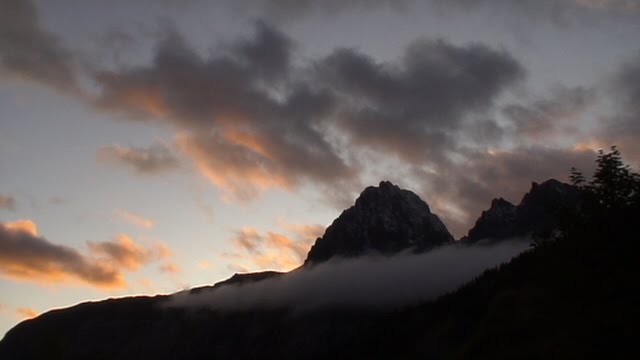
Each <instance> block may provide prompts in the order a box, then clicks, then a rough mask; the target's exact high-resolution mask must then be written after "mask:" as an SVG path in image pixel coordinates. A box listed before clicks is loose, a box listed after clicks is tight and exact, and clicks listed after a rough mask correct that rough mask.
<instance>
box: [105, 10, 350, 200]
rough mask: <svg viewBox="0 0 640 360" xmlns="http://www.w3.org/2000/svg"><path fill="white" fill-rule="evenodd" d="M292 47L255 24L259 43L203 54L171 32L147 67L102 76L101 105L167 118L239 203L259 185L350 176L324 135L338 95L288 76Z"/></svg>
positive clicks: (202, 165)
mask: <svg viewBox="0 0 640 360" xmlns="http://www.w3.org/2000/svg"><path fill="white" fill-rule="evenodd" d="M292 46H293V45H292V41H291V40H290V39H289V38H287V37H286V36H285V35H284V34H282V33H281V32H279V31H277V30H275V29H274V28H272V27H270V26H268V25H266V24H265V23H262V22H258V23H256V30H255V34H254V37H253V38H252V39H242V40H240V41H238V42H237V43H235V44H232V45H231V46H229V48H228V49H227V52H226V53H223V54H219V55H218V56H212V57H210V58H202V57H201V56H199V55H198V54H196V53H195V52H194V51H193V50H192V49H191V48H190V46H189V45H188V44H187V43H186V41H185V40H184V39H183V38H182V37H181V36H180V35H179V34H178V33H176V32H173V33H171V34H169V35H167V37H166V38H165V40H164V41H162V42H161V43H160V44H159V45H158V49H157V53H156V55H155V58H154V61H153V63H152V64H150V65H149V66H146V67H137V68H132V69H125V70H122V71H117V72H116V71H113V72H103V73H99V74H97V76H96V79H97V81H98V83H99V85H101V87H102V94H101V96H100V97H99V99H98V100H97V105H98V106H100V107H101V108H103V109H106V110H110V111H115V112H118V113H120V114H122V115H123V116H126V117H131V118H138V119H147V120H149V121H153V120H156V119H159V120H162V121H168V122H169V123H170V124H172V125H174V126H175V127H176V128H177V129H178V130H179V131H180V133H181V137H180V144H181V146H182V149H183V150H184V151H185V152H186V153H187V154H189V155H191V156H192V157H193V158H194V159H195V160H196V162H197V165H198V166H199V167H200V168H201V170H203V172H204V173H205V174H207V176H209V177H210V178H211V179H212V180H213V181H214V182H216V183H217V184H218V185H220V186H222V187H224V188H227V189H228V190H230V191H231V192H232V193H233V194H234V195H236V196H238V197H240V198H246V197H251V196H252V195H254V194H255V193H256V191H257V190H256V188H260V187H269V186H282V187H288V188H290V187H293V186H296V185H297V183H298V182H299V181H300V180H301V179H306V180H311V181H316V182H321V183H324V182H331V181H335V180H339V179H343V178H348V177H352V176H354V175H355V172H354V171H353V169H351V167H350V166H349V165H348V164H347V163H346V162H345V160H343V159H342V158H341V157H340V156H339V155H338V154H337V152H336V149H334V148H333V146H332V145H331V144H330V142H329V141H328V140H327V138H326V136H325V127H326V126H325V124H324V123H323V120H324V118H325V117H326V116H327V115H328V114H329V113H330V111H331V110H332V106H333V103H334V101H335V99H334V98H333V96H332V94H331V93H330V92H328V91H325V90H322V89H317V88H315V87H313V86H311V85H310V84H307V83H304V82H301V81H297V80H295V79H290V78H289V76H290V74H291V72H292V69H291V65H290V62H291V56H292V54H291V51H292ZM285 85H286V86H285Z"/></svg>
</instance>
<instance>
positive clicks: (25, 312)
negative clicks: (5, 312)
mask: <svg viewBox="0 0 640 360" xmlns="http://www.w3.org/2000/svg"><path fill="white" fill-rule="evenodd" d="M16 313H17V314H18V315H19V316H20V317H22V318H25V319H33V318H35V317H37V316H38V315H39V312H38V311H37V310H35V309H32V308H28V307H21V308H18V309H16Z"/></svg>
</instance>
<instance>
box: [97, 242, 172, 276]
mask: <svg viewBox="0 0 640 360" xmlns="http://www.w3.org/2000/svg"><path fill="white" fill-rule="evenodd" d="M87 245H88V246H89V249H90V250H91V252H92V253H93V254H95V255H98V256H103V257H106V258H107V259H109V260H110V262H112V263H114V264H117V265H118V266H120V267H122V268H124V269H127V270H129V271H136V270H138V269H139V268H140V267H142V266H144V265H146V264H148V263H150V262H152V261H154V260H159V259H165V258H168V257H170V256H171V252H170V250H169V249H168V248H167V247H166V245H158V246H153V247H150V248H146V247H144V246H142V245H140V244H138V243H137V242H136V241H135V240H134V239H133V238H132V237H130V236H128V235H125V234H120V235H118V236H116V237H115V239H113V240H110V241H103V242H92V241H88V242H87Z"/></svg>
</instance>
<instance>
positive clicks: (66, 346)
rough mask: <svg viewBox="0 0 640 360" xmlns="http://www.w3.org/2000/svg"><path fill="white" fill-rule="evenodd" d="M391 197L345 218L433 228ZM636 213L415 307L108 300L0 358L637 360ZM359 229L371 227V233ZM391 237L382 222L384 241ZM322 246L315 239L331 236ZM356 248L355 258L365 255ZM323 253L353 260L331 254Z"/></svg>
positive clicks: (505, 212) (59, 318)
mask: <svg viewBox="0 0 640 360" xmlns="http://www.w3.org/2000/svg"><path fill="white" fill-rule="evenodd" d="M387 186H389V187H392V186H391V184H384V185H383V184H381V186H379V187H378V188H371V189H367V190H368V191H367V190H366V191H365V192H364V193H363V195H362V196H361V197H360V199H359V201H360V202H361V204H360V205H358V204H356V205H355V206H354V208H358V207H363V208H365V209H366V208H367V206H365V205H362V201H364V204H377V205H378V206H382V207H384V208H379V209H377V210H378V211H379V212H381V213H385V214H386V215H384V216H381V217H379V218H377V219H378V220H380V219H382V218H386V219H398V221H400V220H403V219H402V218H401V217H397V218H396V217H394V215H393V214H395V211H398V210H397V209H407V208H411V206H408V205H406V204H403V205H397V202H400V203H402V202H404V201H408V202H413V203H414V204H415V208H416V209H419V211H416V212H415V213H416V214H421V215H419V216H416V218H417V219H418V218H419V219H424V218H427V219H429V218H431V217H429V216H428V215H427V214H430V212H428V213H427V212H426V211H425V206H426V204H424V206H423V205H422V204H420V203H418V202H415V201H414V200H406V198H405V199H404V200H403V199H402V198H403V197H405V196H406V197H407V198H413V196H411V195H408V194H407V193H404V192H402V191H398V189H396V188H395V187H392V188H391V189H381V188H382V187H387ZM563 189H566V188H565V187H564V185H557V184H556V183H555V182H551V183H549V184H546V182H545V183H543V184H540V185H535V186H533V188H532V191H530V192H529V194H528V195H527V196H525V197H524V198H523V201H522V202H521V203H520V204H519V205H518V206H514V205H511V206H510V204H509V203H508V202H506V201H504V200H499V199H498V200H496V201H494V202H493V206H492V208H493V209H494V211H492V212H491V213H490V214H484V215H483V217H484V218H485V220H484V221H485V222H489V220H492V221H493V224H494V225H495V224H499V223H500V222H502V223H503V224H507V225H509V226H510V224H515V225H514V227H515V228H516V229H522V228H523V225H522V223H523V222H525V221H530V224H540V225H541V226H546V225H547V224H549V223H548V222H547V220H548V218H545V216H546V215H541V213H539V212H536V211H535V210H536V209H538V210H539V209H548V208H549V207H548V206H549V204H555V203H557V202H563V201H565V200H566V199H565V200H558V199H556V198H554V197H555V196H567V199H569V200H571V199H572V198H573V195H571V194H570V191H572V190H569V192H566V193H565V192H563V191H562V190H563ZM559 190H560V191H559ZM365 193H367V194H366V196H365ZM368 193H371V194H373V195H372V197H373V198H374V199H375V198H379V197H382V198H385V197H386V198H396V200H388V199H386V200H385V199H377V200H371V201H370V200H369V199H368V197H369V194H368ZM390 194H392V195H390ZM553 194H556V195H553ZM397 197H399V198H400V199H398V198H397ZM362 199H365V200H362ZM392 203H396V205H392V206H390V207H391V208H392V209H394V210H390V209H389V204H392ZM596 204H597V203H596ZM394 206H396V207H394ZM634 206H635V208H630V209H627V208H625V209H622V210H620V209H616V210H615V211H608V212H606V211H602V210H601V209H600V208H598V209H596V210H597V211H593V212H591V213H588V214H594V215H589V216H577V217H576V218H575V219H573V220H572V224H570V225H569V226H567V227H566V229H565V230H566V231H565V232H564V233H563V236H561V237H560V238H559V239H558V240H556V241H549V242H542V243H540V244H539V245H538V246H536V247H535V248H533V249H532V250H530V251H527V252H525V253H523V254H521V255H520V256H518V257H516V258H514V259H513V260H512V261H510V262H509V263H508V264H505V265H502V266H500V267H499V268H495V269H491V270H488V271H486V272H485V273H483V274H482V275H480V276H479V277H478V278H476V279H475V280H473V281H471V282H470V283H468V284H466V285H464V286H463V287H461V288H460V289H458V290H457V291H454V292H452V293H450V294H447V295H444V296H441V297H439V298H437V299H435V300H433V301H428V302H424V303H422V304H418V305H411V306H404V307H401V308H394V309H372V308H353V307H333V308H319V309H316V310H314V311H307V312H298V311H293V310H291V309H288V308H286V307H264V308H260V309H255V308H254V309H244V310H242V309H239V310H236V311H222V310H214V309H211V308H207V307H202V308H191V307H175V306H170V305H171V304H172V303H173V301H174V300H175V299H176V298H177V296H178V295H180V294H177V295H170V296H166V295H163V296H155V297H131V298H122V299H109V300H105V301H101V302H91V303H85V304H80V305H77V306H74V307H71V308H68V309H58V310H52V311H49V312H47V313H45V314H43V315H41V316H39V317H37V318H35V319H31V320H27V321H24V322H22V323H20V324H18V325H17V326H16V327H14V328H13V329H11V330H10V331H9V332H8V333H7V335H6V336H5V337H4V339H2V341H0V359H25V360H29V359H71V360H73V359H146V358H153V359H175V358H184V359H216V358H220V359H274V358H278V359H327V358H395V359H424V358H428V359H510V358H518V359H548V358H562V359H588V358H607V359H632V358H638V356H639V350H638V347H637V346H636V342H637V340H636V339H637V334H638V333H640V326H639V325H638V324H640V311H639V310H638V306H637V304H638V303H640V296H639V295H638V294H640V291H638V290H640V289H638V284H640V262H638V261H637V254H638V253H639V252H640V242H638V241H635V238H636V237H637V229H636V227H635V220H637V218H638V216H639V215H640V210H639V209H638V206H637V204H636V205H634ZM514 208H516V209H515V210H514ZM351 209H353V208H351ZM351 209H349V210H351ZM427 209H428V207H427ZM521 209H526V210H521ZM349 210H347V211H345V213H347V212H349ZM498 210H499V211H498ZM351 211H352V212H363V213H367V214H371V215H373V213H374V212H375V211H374V209H369V210H366V211H365V210H364V209H358V210H351ZM514 213H515V215H514ZM500 214H502V215H500ZM343 215H344V213H343ZM348 216H354V215H348ZM360 216H364V215H360ZM501 216H504V217H505V218H504V219H501ZM341 217H342V216H341ZM512 217H515V218H516V220H512ZM481 218H482V217H481ZM352 219H360V218H359V217H355V216H354V218H352ZM341 222H342V220H341V221H338V220H336V221H335V222H334V224H333V225H335V224H338V226H336V229H340V227H341V226H346V225H341ZM408 223H410V224H414V225H415V224H422V223H425V221H424V220H420V221H418V220H416V221H415V222H408ZM426 223H428V221H426ZM366 224H370V225H371V226H377V223H374V222H373V221H369V222H366ZM401 224H406V223H405V222H401ZM333 225H332V226H333ZM398 226H400V225H391V224H388V226H384V227H382V229H383V230H385V231H386V230H389V229H397V227H398ZM496 226H497V225H496ZM530 226H533V225H530ZM416 227H419V225H416ZM476 228H477V226H476ZM427 229H428V230H429V229H430V228H427ZM489 229H490V227H489ZM334 231H337V230H334ZM396 231H398V230H396ZM429 231H430V230H429ZM518 231H521V230H518ZM533 231H536V229H533ZM355 233H356V234H358V233H360V232H357V231H356V232H355ZM391 233H393V232H391ZM406 233H407V234H409V233H410V234H413V233H411V232H410V231H408V230H407V231H406ZM327 234H328V231H327V233H325V235H324V236H323V237H322V238H321V239H325V238H331V237H330V236H329V237H328V236H327ZM338 234H339V232H338ZM439 234H444V235H446V233H442V232H439ZM634 235H635V237H634ZM413 239H414V241H413V242H409V241H406V242H405V243H403V244H404V245H402V246H406V247H408V248H412V247H415V245H414V244H416V242H418V241H425V242H426V243H427V245H426V246H425V247H424V249H426V248H428V246H431V243H430V242H428V241H427V238H426V237H421V236H416V237H414V238H413ZM417 239H425V240H417ZM447 239H448V237H444V240H441V243H446V242H448V241H449V240H447ZM318 241H320V240H318ZM323 241H324V240H323ZM374 243H375V242H373V241H369V240H367V242H365V244H374ZM469 246H478V247H481V246H484V245H474V244H473V243H470V244H469ZM400 247H401V246H399V245H394V246H389V248H384V247H383V248H381V249H376V251H380V250H382V251H396V249H398V248H400ZM360 248H361V249H362V252H361V254H365V253H367V252H368V251H369V249H367V248H366V247H362V246H361V247H360ZM417 248H419V247H417ZM387 249H390V250H387ZM331 254H333V255H335V256H343V254H354V253H345V252H344V250H343V249H342V248H340V247H336V248H335V249H334V250H333V252H332V253H331ZM333 255H332V256H333ZM329 258H330V257H329ZM319 261H321V260H319ZM330 265H331V263H330V262H329V263H327V264H324V265H322V266H330ZM461 265H462V264H461ZM311 268H314V269H317V268H318V267H309V269H311ZM296 271H303V270H296ZM290 275H291V273H287V274H282V273H276V272H263V273H256V274H236V275H234V276H233V277H231V278H230V279H228V280H226V281H224V282H221V283H218V284H216V285H215V286H213V287H203V288H199V289H194V290H192V291H195V292H203V293H206V292H209V294H212V293H215V292H216V291H222V290H225V289H232V287H230V285H234V284H235V285H238V284H241V285H242V286H244V285H247V284H251V283H253V284H260V282H261V281H272V280H273V279H276V280H277V279H278V278H283V277H286V276H290ZM378 275H380V274H378ZM429 275H430V274H424V276H429ZM364 280H367V281H368V280H371V279H363V281H364ZM373 280H374V281H375V279H373ZM227 286H229V287H228V288H227ZM183 294H184V293H183ZM187 295H188V292H187ZM372 295H374V294H372ZM242 300H243V299H237V301H242Z"/></svg>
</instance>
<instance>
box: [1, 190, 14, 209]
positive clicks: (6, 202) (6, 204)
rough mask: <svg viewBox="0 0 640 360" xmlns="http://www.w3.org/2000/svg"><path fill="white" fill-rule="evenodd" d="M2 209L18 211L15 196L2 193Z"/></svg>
mask: <svg viewBox="0 0 640 360" xmlns="http://www.w3.org/2000/svg"><path fill="white" fill-rule="evenodd" d="M0 209H4V210H9V211H16V199H14V198H13V196H8V195H2V194H0Z"/></svg>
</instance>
